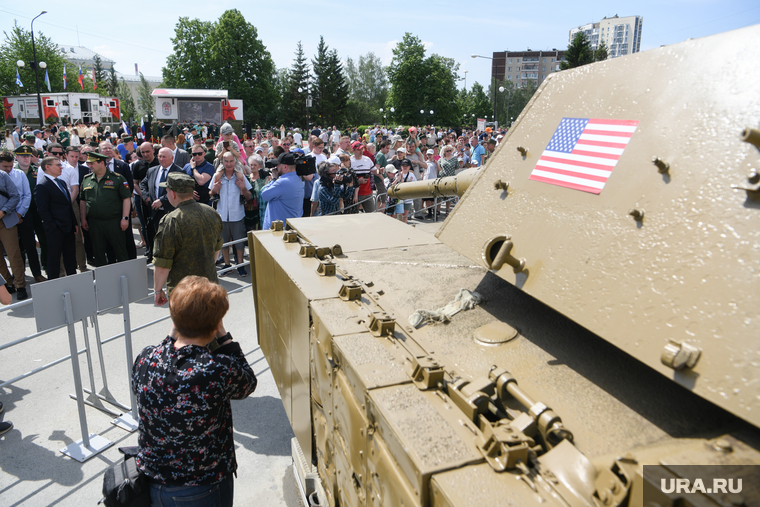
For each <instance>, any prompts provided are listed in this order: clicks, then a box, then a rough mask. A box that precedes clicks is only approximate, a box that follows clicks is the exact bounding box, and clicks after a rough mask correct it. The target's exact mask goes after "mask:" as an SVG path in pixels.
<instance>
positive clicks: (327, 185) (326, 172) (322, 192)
mask: <svg viewBox="0 0 760 507" xmlns="http://www.w3.org/2000/svg"><path fill="white" fill-rule="evenodd" d="M317 170H318V171H319V174H320V175H321V177H320V179H319V208H320V209H321V210H322V215H331V214H335V213H336V212H337V211H338V210H339V209H340V200H341V199H343V200H344V201H346V200H347V199H349V198H350V197H351V196H352V195H353V191H354V174H353V171H351V170H350V169H345V168H340V166H339V165H338V164H336V163H335V161H331V162H320V164H319V166H318V168H317Z"/></svg>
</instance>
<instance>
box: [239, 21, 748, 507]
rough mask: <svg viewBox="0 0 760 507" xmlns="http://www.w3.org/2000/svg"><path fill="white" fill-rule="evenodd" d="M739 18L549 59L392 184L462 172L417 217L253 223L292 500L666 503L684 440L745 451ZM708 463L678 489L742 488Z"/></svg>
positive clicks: (714, 450) (695, 453)
mask: <svg viewBox="0 0 760 507" xmlns="http://www.w3.org/2000/svg"><path fill="white" fill-rule="evenodd" d="M758 41H760V26H753V27H749V28H746V29H742V30H738V31H734V32H729V33H725V34H721V35H717V36H713V37H707V38H703V39H697V40H689V41H686V42H684V43H682V44H678V45H674V46H666V47H661V48H659V49H655V50H651V51H646V52H643V53H636V54H633V55H630V56H626V57H624V58H618V59H614V60H611V61H605V62H600V63H596V64H592V65H587V66H584V67H580V68H577V69H573V70H568V71H564V72H560V73H556V74H552V75H551V76H550V78H549V79H547V80H546V81H545V82H544V83H543V84H542V86H541V87H540V88H539V89H538V91H537V92H536V94H535V96H534V97H533V98H532V100H531V101H530V103H529V104H528V106H527V107H526V108H525V110H524V111H523V112H522V114H521V115H520V117H519V118H518V119H517V121H516V122H515V124H514V126H513V127H512V128H511V129H510V131H509V133H508V135H507V136H506V138H505V139H503V140H502V142H501V144H500V146H499V147H498V149H497V151H496V152H495V153H494V154H493V156H492V157H491V158H490V160H489V161H488V162H487V164H486V165H485V167H484V168H483V169H480V170H478V171H476V172H475V173H472V174H470V175H469V176H471V177H468V175H467V174H465V175H460V176H459V177H457V178H458V179H457V180H446V179H444V180H438V181H436V182H432V183H427V182H424V183H420V184H419V185H417V186H414V185H413V186H411V187H407V186H399V187H397V188H394V189H392V191H391V193H393V194H395V195H397V196H419V195H422V194H427V193H438V194H452V193H457V194H461V195H462V197H461V199H460V200H459V202H458V203H457V204H456V206H455V208H454V210H453V212H452V213H451V214H450V215H449V216H448V217H447V219H446V221H445V222H444V223H443V225H442V226H441V228H440V229H439V231H438V232H437V233H436V236H435V237H434V236H432V235H430V234H427V233H424V232H422V231H420V230H417V229H415V228H414V227H410V226H407V225H404V224H402V223H401V222H398V221H395V220H393V219H391V218H389V217H386V216H382V215H380V214H366V215H343V216H328V217H321V218H301V219H294V220H288V221H287V222H286V223H285V224H283V223H275V224H273V227H272V230H270V231H259V232H256V233H252V234H251V236H250V237H249V240H250V245H251V256H252V259H253V261H254V269H253V270H252V271H253V282H254V283H253V289H254V291H253V294H254V304H255V310H256V324H257V330H258V337H259V341H260V344H261V348H262V350H263V351H264V353H265V355H266V357H267V359H268V361H269V364H270V366H271V369H272V373H273V375H274V378H275V380H276V382H277V385H278V388H279V390H280V394H281V395H282V401H283V404H284V406H285V409H286V412H287V415H288V417H289V419H290V422H291V424H292V426H293V430H294V433H295V436H296V438H295V439H294V456H296V460H295V461H296V469H297V471H298V476H299V478H298V483H299V486H300V487H301V489H302V490H303V491H304V493H305V494H306V495H308V496H310V498H311V500H312V502H313V503H315V504H320V505H329V506H331V507H334V506H379V505H389V506H436V507H438V506H492V505H510V506H512V505H514V506H518V505H524V506H532V505H544V506H546V505H552V506H554V505H557V506H572V507H581V506H618V505H625V506H628V505H630V506H635V505H642V504H643V503H644V501H645V500H646V501H647V502H649V503H648V505H662V506H666V505H686V503H683V502H684V500H682V499H681V500H679V498H680V497H681V496H683V494H685V492H684V491H683V490H682V489H679V488H670V487H667V485H668V484H672V483H670V482H668V481H670V480H678V481H681V482H678V484H682V483H683V481H684V480H685V481H687V483H689V481H692V483H693V484H694V485H696V484H698V483H699V484H702V483H701V482H700V481H698V479H699V477H696V476H695V475H694V474H695V473H697V472H695V471H694V470H697V469H695V468H694V467H690V465H710V466H723V468H720V470H723V471H724V472H725V471H726V470H729V469H730V470H733V471H736V470H739V469H740V468H741V466H743V465H758V464H760V452H759V451H758V450H759V449H760V447H759V446H760V439H759V438H758V437H760V431H759V429H758V426H760V374H758V373H759V372H760V368H759V365H760V351H759V350H758V345H759V344H760V332H759V331H758V329H759V326H758V318H759V317H760V316H759V312H760V310H759V309H760V304H759V303H760V288H758V287H760V285H759V283H760V200H758V199H759V195H760V176H758V172H757V169H759V168H760V152H759V151H758V146H759V145H760V144H759V143H760V131H758V124H759V122H760V101H759V100H758V98H760V79H759V78H760V65H759V64H760V60H759V59H758V53H757V52H756V51H755V52H754V53H751V52H747V51H746V48H747V47H749V46H751V45H753V44H754V45H756V44H757V42H758ZM423 184H424V185H426V186H427V187H426V188H425V189H422V190H420V189H419V188H418V187H419V186H421V185H423ZM730 467H733V468H730ZM698 470H703V469H701V468H700V469H698ZM715 470H718V469H715ZM700 473H702V472H700ZM726 473H727V472H726ZM663 484H664V485H666V487H663V486H662V485H663ZM725 484H726V483H725V479H723V483H716V487H715V488H714V491H713V488H710V487H707V488H705V487H702V488H696V491H695V492H694V493H693V494H696V495H698V496H699V498H698V499H697V500H694V501H691V500H690V501H691V502H692V503H688V505H742V504H744V505H752V504H753V503H754V504H755V505H757V501H758V500H757V498H758V496H757V487H758V486H757V484H758V483H757V482H754V483H753V484H751V481H749V480H745V481H744V489H743V490H742V491H741V492H739V490H741V487H739V488H738V489H737V485H736V484H735V483H734V484H733V485H732V486H731V484H730V483H729V487H728V488H726V487H725ZM692 489H694V488H692Z"/></svg>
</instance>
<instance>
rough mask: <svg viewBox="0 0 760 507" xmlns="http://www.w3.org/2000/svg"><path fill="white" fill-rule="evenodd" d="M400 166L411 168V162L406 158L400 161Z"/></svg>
mask: <svg viewBox="0 0 760 507" xmlns="http://www.w3.org/2000/svg"><path fill="white" fill-rule="evenodd" d="M401 165H408V166H410V167H411V166H412V161H411V160H409V159H408V158H405V159H403V160H402V161H401Z"/></svg>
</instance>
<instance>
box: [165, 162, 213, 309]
mask: <svg viewBox="0 0 760 507" xmlns="http://www.w3.org/2000/svg"><path fill="white" fill-rule="evenodd" d="M160 185H161V186H162V187H166V195H167V197H168V198H169V202H170V203H171V205H172V206H175V207H176V209H175V210H174V211H172V212H170V213H168V214H167V215H166V216H164V217H163V218H162V219H161V222H160V223H159V225H158V232H156V239H155V240H154V243H153V267H154V273H153V290H154V291H155V296H154V299H155V302H156V304H157V305H159V306H160V305H164V304H166V302H167V301H168V295H167V294H165V293H164V282H167V284H166V285H167V288H168V293H171V291H172V289H173V288H174V287H176V285H177V284H178V283H179V281H180V280H182V279H183V278H184V277H186V276H188V275H198V276H204V277H206V278H208V279H209V280H211V281H212V282H214V283H218V282H219V279H218V278H217V276H216V266H215V262H216V258H217V256H218V255H219V251H220V250H221V249H222V217H221V216H220V215H219V213H217V212H216V210H214V208H212V207H210V206H206V205H205V204H201V203H199V202H196V201H195V199H193V190H195V180H194V179H193V178H191V177H190V176H188V175H187V174H185V173H183V172H172V173H169V175H168V176H167V178H166V181H165V182H164V183H160Z"/></svg>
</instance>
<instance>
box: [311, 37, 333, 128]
mask: <svg viewBox="0 0 760 507" xmlns="http://www.w3.org/2000/svg"><path fill="white" fill-rule="evenodd" d="M329 64H330V59H329V55H328V47H327V44H325V38H324V37H322V36H321V35H320V37H319V45H318V46H317V54H316V55H314V58H313V59H312V60H311V68H312V70H313V71H314V82H313V86H312V87H311V95H312V98H313V106H314V107H313V108H312V109H311V118H312V123H323V122H324V123H327V120H326V119H325V118H326V113H327V110H328V109H329V108H330V105H331V104H330V103H331V96H330V93H329V84H330V66H329Z"/></svg>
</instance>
